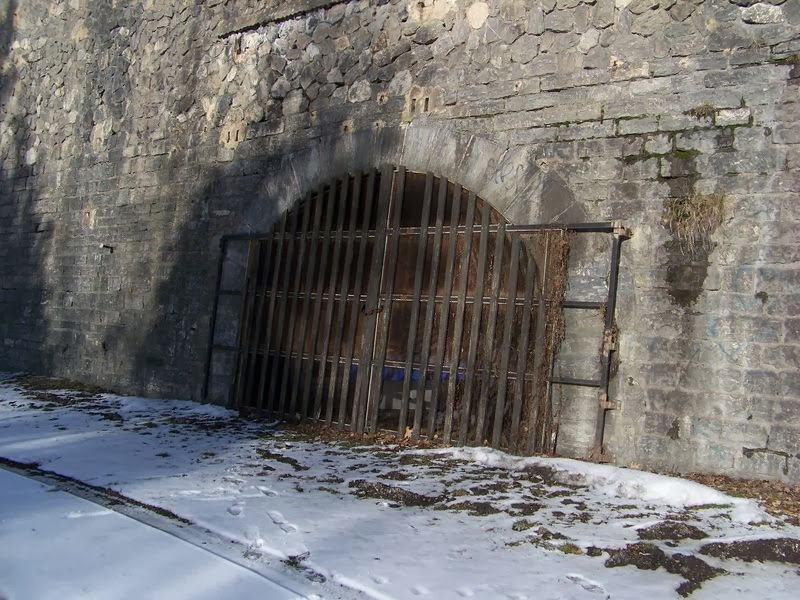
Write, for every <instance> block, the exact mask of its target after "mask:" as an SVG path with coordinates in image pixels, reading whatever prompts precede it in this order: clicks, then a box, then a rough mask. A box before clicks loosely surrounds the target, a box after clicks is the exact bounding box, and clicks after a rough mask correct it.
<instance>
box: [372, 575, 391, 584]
mask: <svg viewBox="0 0 800 600" xmlns="http://www.w3.org/2000/svg"><path fill="white" fill-rule="evenodd" d="M372 581H374V582H375V583H379V584H381V585H386V584H387V583H389V578H388V577H384V576H383V575H373V576H372Z"/></svg>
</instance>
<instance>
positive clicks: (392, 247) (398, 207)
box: [367, 167, 406, 432]
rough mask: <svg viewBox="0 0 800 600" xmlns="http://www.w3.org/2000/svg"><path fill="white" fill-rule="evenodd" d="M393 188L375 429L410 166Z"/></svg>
mask: <svg viewBox="0 0 800 600" xmlns="http://www.w3.org/2000/svg"><path fill="white" fill-rule="evenodd" d="M392 190H393V201H392V202H391V206H390V211H391V214H392V227H391V242H390V243H389V248H388V254H386V260H385V261H384V268H385V272H384V274H383V276H382V278H381V279H382V280H383V282H384V283H385V284H386V290H385V292H384V294H383V297H384V299H383V310H382V311H381V312H380V313H379V315H380V318H379V321H378V324H377V330H376V341H375V348H376V352H377V354H376V356H375V359H374V360H373V361H372V364H371V366H370V371H371V373H370V383H369V394H368V399H367V410H368V412H369V423H370V426H369V429H370V431H372V432H375V431H377V430H378V404H379V403H380V394H381V389H382V387H383V380H382V379H383V378H382V376H383V366H384V364H385V363H386V350H387V345H388V343H389V324H390V323H391V322H392V304H393V302H394V287H395V277H396V275H397V256H398V253H399V249H400V216H401V214H402V212H403V199H404V197H405V190H406V170H405V168H404V167H400V168H399V169H398V171H397V174H396V175H395V180H394V185H393V186H392Z"/></svg>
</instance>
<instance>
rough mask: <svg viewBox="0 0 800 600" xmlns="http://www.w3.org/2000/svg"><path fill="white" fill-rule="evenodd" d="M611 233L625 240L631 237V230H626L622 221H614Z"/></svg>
mask: <svg viewBox="0 0 800 600" xmlns="http://www.w3.org/2000/svg"><path fill="white" fill-rule="evenodd" d="M613 233H614V235H618V236H619V237H621V238H625V239H627V238H629V237H631V235H633V234H632V233H631V230H630V229H628V228H627V227H625V226H624V225H623V224H622V221H614V231H613Z"/></svg>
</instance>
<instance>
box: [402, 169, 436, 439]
mask: <svg viewBox="0 0 800 600" xmlns="http://www.w3.org/2000/svg"><path fill="white" fill-rule="evenodd" d="M432 196H433V173H428V174H427V175H426V177H425V195H424V197H423V201H422V215H421V219H422V225H421V227H422V230H423V231H424V232H425V233H423V234H422V235H421V236H420V238H419V245H418V246H417V264H416V270H415V271H414V301H413V302H412V304H411V318H410V322H409V324H408V345H407V349H406V370H405V374H404V377H403V399H402V404H401V406H400V418H399V420H398V423H397V435H400V436H402V435H405V429H406V425H407V424H408V405H409V400H410V396H411V376H412V374H413V372H414V347H415V346H416V342H417V322H418V320H419V305H420V297H421V295H422V274H423V271H424V270H425V259H426V258H427V250H428V236H427V235H426V233H427V229H428V221H429V219H430V212H431V199H432ZM420 369H421V366H420ZM420 375H421V374H420ZM414 404H415V409H414V411H415V413H416V411H419V410H421V404H422V398H419V397H417V399H416V401H415V403H414Z"/></svg>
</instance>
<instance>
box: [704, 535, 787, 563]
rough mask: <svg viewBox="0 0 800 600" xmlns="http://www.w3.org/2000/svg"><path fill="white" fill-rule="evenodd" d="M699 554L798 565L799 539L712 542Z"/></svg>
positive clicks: (746, 560)
mask: <svg viewBox="0 0 800 600" xmlns="http://www.w3.org/2000/svg"><path fill="white" fill-rule="evenodd" d="M700 554H705V555H707V556H714V557H716V558H724V559H729V558H736V559H739V560H743V561H745V562H753V561H758V562H764V561H765V560H769V561H773V562H780V563H787V564H794V565H800V540H795V539H792V538H776V539H771V540H746V541H740V542H714V543H712V544H706V545H705V546H703V547H702V548H700Z"/></svg>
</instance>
